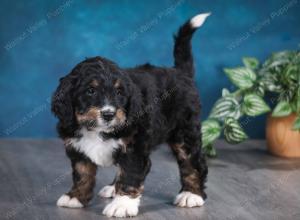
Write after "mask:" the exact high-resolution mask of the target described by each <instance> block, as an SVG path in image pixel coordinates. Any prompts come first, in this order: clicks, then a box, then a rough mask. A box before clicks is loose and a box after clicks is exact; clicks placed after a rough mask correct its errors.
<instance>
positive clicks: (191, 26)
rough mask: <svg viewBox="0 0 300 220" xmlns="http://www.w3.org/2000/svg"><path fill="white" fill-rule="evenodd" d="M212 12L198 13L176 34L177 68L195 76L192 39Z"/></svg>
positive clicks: (175, 52)
mask: <svg viewBox="0 0 300 220" xmlns="http://www.w3.org/2000/svg"><path fill="white" fill-rule="evenodd" d="M209 15H210V13H203V14H198V15H196V16H195V17H193V18H191V19H190V20H188V21H187V22H186V23H185V24H184V25H183V26H181V27H180V28H179V31H178V34H177V36H175V46H174V52H173V54H174V58H175V68H179V69H182V70H184V72H185V73H186V74H187V75H188V76H190V77H193V75H194V64H193V55H192V47H191V39H192V36H193V33H194V32H195V31H196V30H197V29H198V28H199V27H201V26H202V24H203V23H204V21H205V19H206V18H207V17H208V16H209Z"/></svg>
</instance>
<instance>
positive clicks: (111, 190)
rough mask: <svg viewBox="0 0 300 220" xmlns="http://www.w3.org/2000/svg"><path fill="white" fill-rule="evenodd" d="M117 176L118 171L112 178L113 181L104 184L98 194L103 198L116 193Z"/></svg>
mask: <svg viewBox="0 0 300 220" xmlns="http://www.w3.org/2000/svg"><path fill="white" fill-rule="evenodd" d="M118 176H119V171H118V173H117V175H116V177H115V179H114V181H113V182H112V183H111V184H109V185H106V186H104V187H103V188H102V189H100V191H99V192H98V195H99V196H101V197H103V198H113V197H115V195H116V184H115V183H116V181H117V179H118Z"/></svg>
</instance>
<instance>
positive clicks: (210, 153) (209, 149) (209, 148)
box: [203, 144, 217, 157]
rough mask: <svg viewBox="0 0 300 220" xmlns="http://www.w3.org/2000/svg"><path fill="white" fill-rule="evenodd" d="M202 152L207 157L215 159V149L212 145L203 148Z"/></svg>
mask: <svg viewBox="0 0 300 220" xmlns="http://www.w3.org/2000/svg"><path fill="white" fill-rule="evenodd" d="M203 151H204V154H205V155H207V156H209V157H216V156H217V152H216V149H215V148H214V147H213V145H212V144H210V145H207V146H205V147H203Z"/></svg>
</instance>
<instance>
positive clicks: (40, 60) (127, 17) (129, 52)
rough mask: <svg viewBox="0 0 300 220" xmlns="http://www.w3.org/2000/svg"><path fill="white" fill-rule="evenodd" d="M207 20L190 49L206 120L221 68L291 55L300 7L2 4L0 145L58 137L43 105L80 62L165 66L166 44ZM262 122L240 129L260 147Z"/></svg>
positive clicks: (295, 3)
mask: <svg viewBox="0 0 300 220" xmlns="http://www.w3.org/2000/svg"><path fill="white" fill-rule="evenodd" d="M207 11H211V12H212V16H211V17H209V19H208V20H207V23H206V24H205V25H204V26H203V28H202V29H201V30H199V31H198V32H197V34H196V35H195V37H194V39H193V51H194V56H195V61H196V68H197V76H196V81H197V85H198V88H199V91H200V92H201V96H202V103H203V118H205V117H206V116H207V115H208V113H209V110H210V108H211V107H212V105H213V103H214V101H215V100H216V99H217V98H218V96H219V95H220V91H221V88H222V87H228V88H231V85H230V83H229V81H228V79H227V78H226V77H225V75H224V74H223V72H222V68H223V67H225V66H228V67H231V66H236V65H240V64H241V57H243V56H255V57H258V58H259V59H260V60H263V59H265V58H266V57H267V56H268V55H269V54H270V53H271V52H272V51H278V50H284V49H296V48H298V44H299V42H300V13H299V11H300V0H277V1H276V0H266V1H258V0H256V1H254V0H248V1H241V0H227V1H221V0H219V1H212V0H198V1H196V0H195V1H189V0H176V1H174V0H151V1H150V0H149V1H141V0H123V1H121V0H120V1H109V0H106V1H104V0H102V1H101V0H89V1H79V0H51V1H50V0H49V1H40V0H31V1H22V0H14V1H9V0H4V1H1V7H0V22H1V23H0V24H1V35H0V46H1V48H0V54H1V58H0V66H1V73H0V74H1V75H0V94H1V96H0V103H1V110H0V118H1V121H0V132H1V134H0V135H1V137H53V136H55V135H56V133H55V122H56V119H55V118H54V117H53V116H52V115H51V113H50V110H49V108H50V105H49V101H50V96H51V94H52V92H53V91H54V89H55V88H56V86H57V83H58V79H59V77H61V76H63V75H65V74H67V73H68V72H69V71H70V70H71V68H72V67H73V66H74V65H75V64H76V63H78V62H80V61H81V60H83V59H84V58H85V57H92V56H96V55H101V56H105V57H108V58H110V59H112V60H114V61H116V62H117V63H118V64H120V65H121V66H124V67H128V66H133V65H136V64H141V63H144V62H151V63H153V64H157V65H166V66H170V65H172V64H173V57H172V50H173V39H172V35H173V34H174V33H175V32H176V30H177V28H178V27H179V25H180V24H182V23H183V22H184V21H185V20H186V19H188V18H189V17H191V16H193V15H195V14H197V13H199V12H207ZM264 119H265V118H264V116H262V117H259V118H256V119H245V120H246V122H245V124H247V126H246V130H247V131H248V132H249V134H250V136H251V137H252V138H263V137H264V124H265V123H264V122H265V120H264Z"/></svg>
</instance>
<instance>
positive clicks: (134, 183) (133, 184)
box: [103, 152, 151, 217]
mask: <svg viewBox="0 0 300 220" xmlns="http://www.w3.org/2000/svg"><path fill="white" fill-rule="evenodd" d="M117 164H118V166H119V168H120V174H119V176H118V178H117V179H116V182H115V188H116V195H115V197H114V199H113V201H112V202H111V203H109V204H108V205H107V206H106V207H105V208H104V210H103V214H104V215H106V216H108V217H113V216H114V217H129V216H136V215H137V214H138V209H139V204H140V199H141V195H142V192H143V189H144V180H145V178H146V175H147V174H148V172H149V171H150V167H151V162H150V159H149V156H148V155H141V154H140V152H139V153H138V152H129V153H120V155H119V156H118V158H117Z"/></svg>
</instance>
